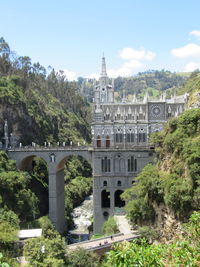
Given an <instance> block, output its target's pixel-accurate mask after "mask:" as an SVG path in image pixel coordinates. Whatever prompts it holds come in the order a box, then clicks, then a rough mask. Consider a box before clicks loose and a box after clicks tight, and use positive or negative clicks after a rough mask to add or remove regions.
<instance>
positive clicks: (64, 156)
mask: <svg viewBox="0 0 200 267" xmlns="http://www.w3.org/2000/svg"><path fill="white" fill-rule="evenodd" d="M88 153H89V152H88ZM73 156H75V157H80V158H82V159H84V160H85V161H86V162H88V164H89V165H90V166H91V167H92V162H91V158H90V157H89V155H88V154H87V153H86V154H85V153H78V152H77V153H73V152H71V153H66V154H65V153H63V154H62V156H60V157H59V158H58V161H57V165H56V170H57V171H59V170H62V169H64V167H65V163H66V162H67V160H68V159H69V158H70V157H73Z"/></svg>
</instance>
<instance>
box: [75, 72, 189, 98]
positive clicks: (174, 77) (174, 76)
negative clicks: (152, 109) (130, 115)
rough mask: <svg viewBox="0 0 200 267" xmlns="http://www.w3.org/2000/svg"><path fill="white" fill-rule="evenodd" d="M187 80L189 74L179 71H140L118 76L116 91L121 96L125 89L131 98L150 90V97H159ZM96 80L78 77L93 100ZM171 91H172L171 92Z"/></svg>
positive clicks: (140, 95) (79, 84)
mask: <svg viewBox="0 0 200 267" xmlns="http://www.w3.org/2000/svg"><path fill="white" fill-rule="evenodd" d="M186 80H187V75H186V74H183V75H180V74H179V73H172V72H170V71H166V70H160V71H158V70H149V71H146V72H143V73H138V75H135V76H134V77H117V78H116V79H115V92H116V93H117V94H118V99H119V97H122V92H123V90H125V91H126V94H127V95H128V98H129V97H130V98H129V100H130V99H131V97H132V96H133V94H137V97H139V98H142V97H143V96H144V94H145V92H148V94H149V97H150V98H151V97H154V98H155V97H157V96H159V95H160V92H161V91H164V90H171V91H172V92H173V93H174V90H175V89H176V90H178V89H179V87H180V86H182V85H183V84H184V83H185V81H186ZM93 84H94V80H93V79H90V80H88V79H87V80H86V79H84V78H82V77H79V78H78V87H79V88H80V89H79V90H83V93H84V95H86V96H87V98H88V100H89V101H90V102H92V97H93V96H92V95H91V92H92V88H93ZM170 93H171V92H170Z"/></svg>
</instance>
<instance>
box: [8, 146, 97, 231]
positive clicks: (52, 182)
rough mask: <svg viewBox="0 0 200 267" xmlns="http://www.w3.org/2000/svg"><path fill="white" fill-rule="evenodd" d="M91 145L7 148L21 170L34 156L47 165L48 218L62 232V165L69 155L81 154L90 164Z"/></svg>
mask: <svg viewBox="0 0 200 267" xmlns="http://www.w3.org/2000/svg"><path fill="white" fill-rule="evenodd" d="M92 151H93V150H92V148H91V147H81V146H78V147H72V146H70V147H21V148H16V149H8V156H9V158H11V159H13V160H15V161H16V164H17V167H18V169H20V170H23V171H30V170H31V169H32V160H33V158H34V157H40V158H42V159H43V160H44V161H45V162H46V163H47V167H48V174H49V218H50V220H51V221H52V223H53V224H54V226H55V227H56V229H57V230H58V231H59V232H60V233H63V232H64V231H65V230H66V224H65V216H64V211H65V207H64V204H65V203H64V200H65V199H64V165H65V162H66V161H67V159H68V158H69V156H81V157H83V158H84V159H85V160H87V161H88V162H89V163H90V164H91V165H92Z"/></svg>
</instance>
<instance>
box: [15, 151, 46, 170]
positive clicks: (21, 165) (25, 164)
mask: <svg viewBox="0 0 200 267" xmlns="http://www.w3.org/2000/svg"><path fill="white" fill-rule="evenodd" d="M36 157H37V158H41V159H42V160H44V161H45V163H46V164H48V162H47V160H46V158H45V157H43V156H39V155H37V154H30V155H25V156H24V157H22V158H21V159H20V160H18V164H17V165H18V166H17V167H18V169H19V170H22V171H30V170H32V162H33V159H34V158H36Z"/></svg>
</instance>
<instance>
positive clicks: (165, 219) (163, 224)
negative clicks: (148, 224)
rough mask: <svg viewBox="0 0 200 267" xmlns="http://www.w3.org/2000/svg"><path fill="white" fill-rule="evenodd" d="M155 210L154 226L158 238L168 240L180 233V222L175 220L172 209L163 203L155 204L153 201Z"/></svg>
mask: <svg viewBox="0 0 200 267" xmlns="http://www.w3.org/2000/svg"><path fill="white" fill-rule="evenodd" d="M153 207H154V209H155V212H156V219H155V222H154V225H153V226H154V227H155V228H156V230H157V231H158V232H159V234H160V239H161V241H163V242H165V243H166V242H169V241H170V240H173V238H175V237H176V236H178V235H181V234H182V228H181V223H180V222H179V221H177V219H176V218H175V215H174V213H173V211H172V210H170V209H169V208H167V207H166V206H165V205H164V204H160V205H157V203H156V202H154V203H153Z"/></svg>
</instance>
